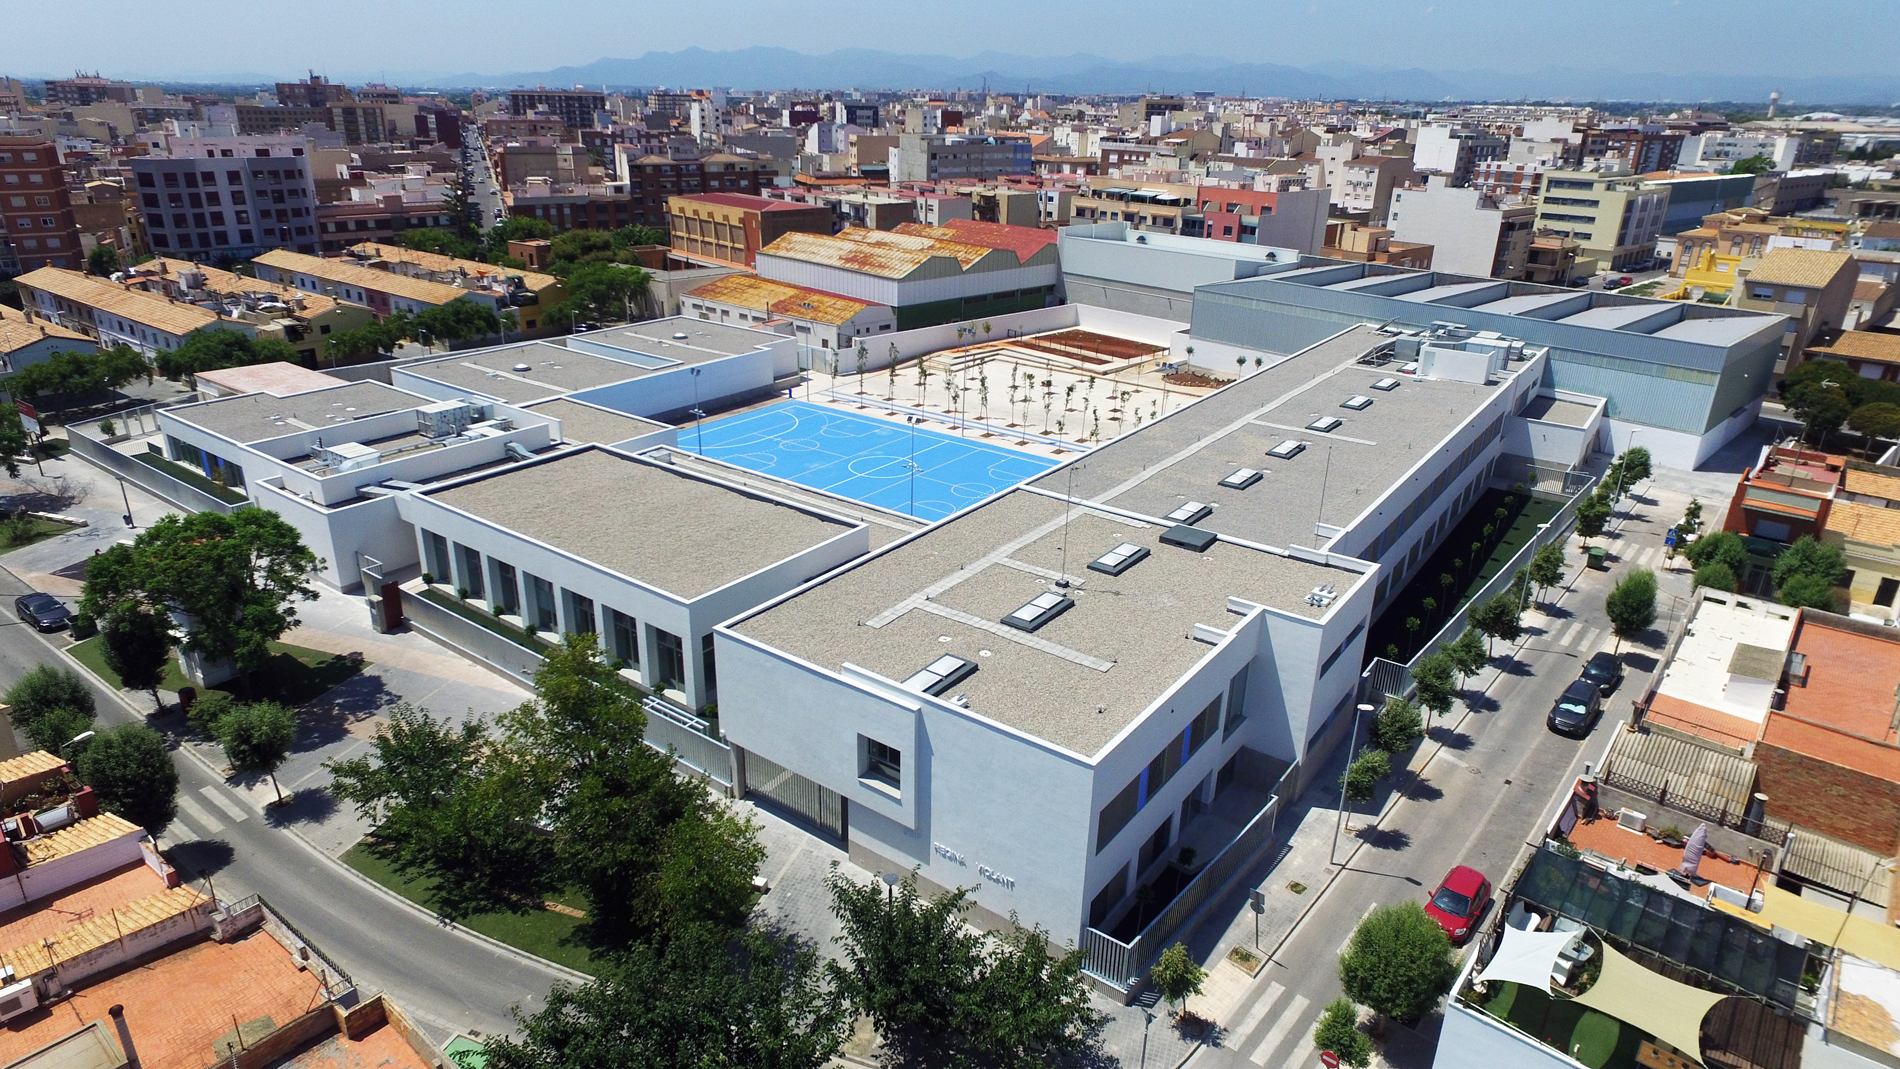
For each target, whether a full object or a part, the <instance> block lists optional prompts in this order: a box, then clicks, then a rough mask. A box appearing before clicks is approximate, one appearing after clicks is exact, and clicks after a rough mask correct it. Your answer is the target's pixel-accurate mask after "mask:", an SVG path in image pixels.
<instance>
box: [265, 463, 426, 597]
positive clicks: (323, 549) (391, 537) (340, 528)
mask: <svg viewBox="0 0 1900 1069" xmlns="http://www.w3.org/2000/svg"><path fill="white" fill-rule="evenodd" d="M246 482H247V485H246V488H247V489H248V490H250V492H251V500H252V501H253V502H255V503H256V505H257V507H259V508H264V509H269V510H270V511H272V512H275V513H276V514H277V515H278V516H280V517H282V518H283V520H284V522H285V523H288V524H290V525H291V526H292V527H295V528H296V529H297V532H298V533H299V534H301V535H302V536H303V543H304V545H306V546H309V547H310V551H311V552H312V553H315V554H316V555H317V556H319V557H321V558H323V567H322V568H321V569H320V570H319V571H318V572H317V578H318V579H321V580H322V581H323V582H325V583H328V584H329V585H331V586H333V587H336V588H337V589H338V590H344V591H354V590H357V589H358V588H360V587H361V586H362V583H363V576H362V570H361V569H362V561H361V560H360V559H359V558H360V557H374V558H376V559H377V560H379V561H381V562H382V565H383V571H384V574H385V575H387V574H389V573H392V572H395V571H398V570H400V569H403V568H406V567H408V566H410V565H412V564H415V563H417V562H418V561H419V560H420V559H421V558H420V557H419V556H418V555H417V551H416V535H415V530H414V529H413V528H411V527H410V526H409V525H408V524H407V523H405V522H403V519H402V516H401V515H400V514H399V512H398V510H397V508H396V497H395V496H391V497H382V498H369V499H366V500H364V501H360V502H358V503H356V504H354V505H345V506H343V507H341V508H323V507H320V506H318V505H314V504H312V503H310V502H309V501H306V500H304V499H303V498H301V497H298V496H297V495H295V494H292V493H288V492H286V491H285V490H284V489H283V488H282V487H280V486H275V485H272V483H269V482H265V481H263V480H257V481H249V480H247V481H246Z"/></svg>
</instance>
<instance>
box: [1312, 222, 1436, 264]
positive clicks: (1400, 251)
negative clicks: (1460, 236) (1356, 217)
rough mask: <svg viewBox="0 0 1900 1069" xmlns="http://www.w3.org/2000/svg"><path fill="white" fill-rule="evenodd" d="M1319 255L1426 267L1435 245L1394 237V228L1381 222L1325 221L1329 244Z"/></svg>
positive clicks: (1337, 258) (1335, 258)
mask: <svg viewBox="0 0 1900 1069" xmlns="http://www.w3.org/2000/svg"><path fill="white" fill-rule="evenodd" d="M1320 255H1321V256H1324V257H1327V258H1328V259H1333V260H1356V261H1358V262H1360V263H1372V264H1395V265H1397V266H1399V267H1409V268H1413V269H1415V270H1419V271H1423V270H1426V269H1428V268H1430V267H1431V266H1432V247H1431V246H1430V245H1425V244H1421V243H1419V242H1413V241H1394V240H1393V239H1392V231H1390V230H1387V229H1386V228H1385V227H1382V226H1361V225H1360V224H1358V223H1350V222H1344V221H1341V222H1336V223H1327V224H1326V245H1325V247H1324V248H1322V249H1321V250H1320Z"/></svg>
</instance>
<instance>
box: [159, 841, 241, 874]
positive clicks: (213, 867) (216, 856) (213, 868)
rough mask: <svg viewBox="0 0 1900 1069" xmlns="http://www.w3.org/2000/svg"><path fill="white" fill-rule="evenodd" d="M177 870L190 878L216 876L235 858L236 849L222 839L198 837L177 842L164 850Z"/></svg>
mask: <svg viewBox="0 0 1900 1069" xmlns="http://www.w3.org/2000/svg"><path fill="white" fill-rule="evenodd" d="M165 854H166V856H167V857H169V858H171V862H172V864H173V865H174V866H176V867H177V868H178V870H179V871H180V872H182V873H184V874H185V875H186V876H188V877H190V878H191V879H203V878H204V877H206V876H216V875H217V874H218V873H220V872H223V871H224V870H225V869H226V868H227V867H229V866H230V864H231V862H233V861H235V860H237V851H236V850H234V849H232V848H231V844H230V843H227V842H225V841H224V840H222V839H198V840H195V841H193V842H188V843H179V844H178V845H177V846H173V847H170V848H168V849H167V850H166V851H165Z"/></svg>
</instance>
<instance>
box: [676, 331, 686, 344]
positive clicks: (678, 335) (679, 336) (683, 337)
mask: <svg viewBox="0 0 1900 1069" xmlns="http://www.w3.org/2000/svg"><path fill="white" fill-rule="evenodd" d="M673 338H674V340H675V341H685V340H686V332H685V331H683V330H676V331H674V332H673Z"/></svg>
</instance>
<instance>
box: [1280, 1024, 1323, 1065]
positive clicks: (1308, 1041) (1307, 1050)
mask: <svg viewBox="0 0 1900 1069" xmlns="http://www.w3.org/2000/svg"><path fill="white" fill-rule="evenodd" d="M1315 1053H1316V1052H1315V1051H1314V1049H1313V1036H1312V1033H1310V1032H1309V1033H1307V1036H1306V1038H1305V1039H1303V1040H1301V1041H1300V1045H1299V1046H1297V1047H1295V1048H1293V1053H1292V1054H1291V1055H1289V1056H1288V1057H1287V1060H1286V1061H1285V1062H1283V1063H1281V1066H1280V1069H1312V1066H1313V1065H1315V1064H1316V1063H1315V1061H1314V1060H1313V1055H1314V1054H1315Z"/></svg>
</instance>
